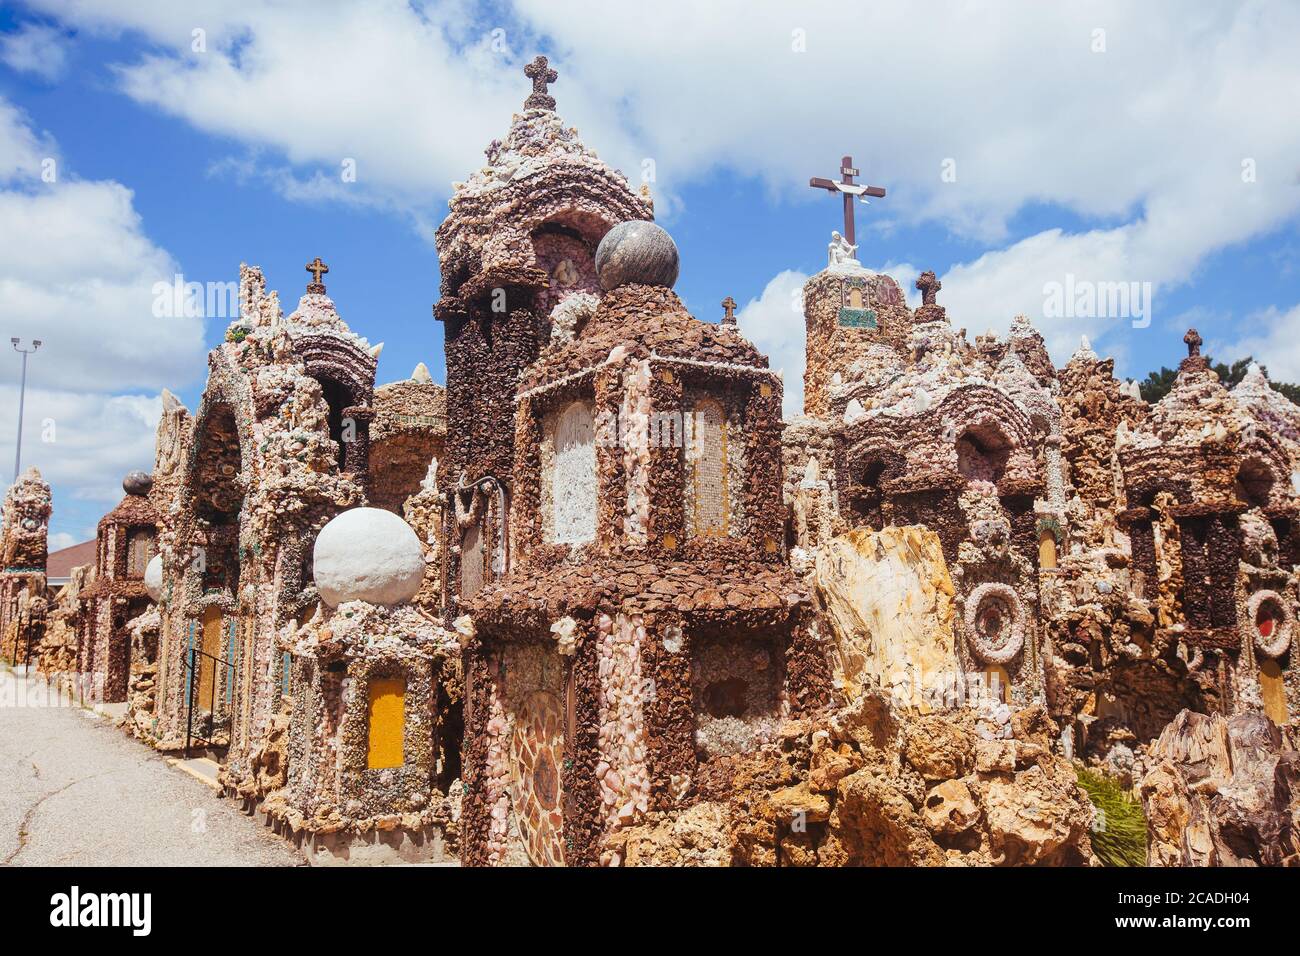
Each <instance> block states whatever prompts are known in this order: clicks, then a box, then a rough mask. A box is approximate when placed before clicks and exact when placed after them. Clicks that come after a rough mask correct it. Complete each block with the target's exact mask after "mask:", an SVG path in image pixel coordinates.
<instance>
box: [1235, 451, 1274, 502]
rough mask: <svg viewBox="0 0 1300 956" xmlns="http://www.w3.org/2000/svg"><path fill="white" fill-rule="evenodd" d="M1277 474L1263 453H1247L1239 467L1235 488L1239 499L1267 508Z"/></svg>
mask: <svg viewBox="0 0 1300 956" xmlns="http://www.w3.org/2000/svg"><path fill="white" fill-rule="evenodd" d="M1276 484H1277V476H1276V475H1275V474H1274V471H1273V466H1272V465H1271V464H1270V463H1269V462H1268V461H1267V460H1266V459H1265V458H1264V457H1263V456H1262V455H1247V456H1246V458H1245V459H1243V461H1242V462H1241V464H1240V465H1239V466H1238V468H1237V479H1236V483H1235V487H1234V490H1235V492H1236V495H1237V497H1238V498H1239V499H1241V500H1242V501H1244V502H1246V504H1248V505H1250V506H1252V507H1254V508H1267V507H1268V506H1269V503H1270V501H1271V500H1272V497H1273V488H1274V486H1275V485H1276Z"/></svg>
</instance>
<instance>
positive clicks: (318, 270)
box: [307, 256, 330, 295]
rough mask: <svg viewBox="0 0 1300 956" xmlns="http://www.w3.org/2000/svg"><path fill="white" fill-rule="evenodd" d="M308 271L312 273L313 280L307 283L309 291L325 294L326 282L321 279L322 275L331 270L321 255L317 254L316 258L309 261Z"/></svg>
mask: <svg viewBox="0 0 1300 956" xmlns="http://www.w3.org/2000/svg"><path fill="white" fill-rule="evenodd" d="M307 271H308V272H310V273H311V274H312V280H311V281H310V282H308V283H307V291H308V292H315V293H318V294H320V295H324V294H325V283H324V282H321V281H320V277H321V276H322V275H324V274H325V273H326V272H329V271H330V267H329V266H327V265H326V264H325V263H323V262H321V261H320V256H317V257H316V258H315V260H313V261H312V262H309V263H307Z"/></svg>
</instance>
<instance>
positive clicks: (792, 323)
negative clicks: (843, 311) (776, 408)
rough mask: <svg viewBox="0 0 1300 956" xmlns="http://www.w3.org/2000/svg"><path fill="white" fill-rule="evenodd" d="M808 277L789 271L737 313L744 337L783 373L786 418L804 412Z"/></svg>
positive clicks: (773, 281) (778, 276)
mask: <svg viewBox="0 0 1300 956" xmlns="http://www.w3.org/2000/svg"><path fill="white" fill-rule="evenodd" d="M807 281H808V276H807V275H805V274H804V273H802V272H794V271H791V270H789V269H787V270H786V271H784V272H779V273H777V274H776V275H775V276H773V277H772V279H771V281H770V282H768V284H767V285H766V286H764V288H763V294H762V295H760V296H759V297H758V298H757V299H750V300H749V301H748V302H747V303H745V304H744V305H743V306H742V307H741V308H740V310H739V311H738V312H737V313H736V322H737V325H738V326H739V328H740V331H741V333H743V334H744V336H745V337H746V338H747V339H749V340H750V341H751V342H753V343H754V345H755V346H756V347H757V348H758V350H759V351H760V352H762V353H763V354H765V355H766V356H767V358H768V363H769V365H770V367H771V368H773V369H776V370H777V371H779V372H781V373H782V378H783V382H784V401H783V402H782V406H781V410H782V412H783V413H784V415H785V417H786V418H792V417H794V416H795V415H798V414H799V413H800V412H802V411H803V371H804V364H805V360H806V353H805V348H804V342H805V339H806V335H805V332H804V317H803V284H804V283H805V282H807Z"/></svg>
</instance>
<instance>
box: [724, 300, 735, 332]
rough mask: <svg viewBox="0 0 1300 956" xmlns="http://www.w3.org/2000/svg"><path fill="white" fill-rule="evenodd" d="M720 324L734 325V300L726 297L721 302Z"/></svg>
mask: <svg viewBox="0 0 1300 956" xmlns="http://www.w3.org/2000/svg"><path fill="white" fill-rule="evenodd" d="M722 324H723V325H735V324H736V300H735V299H733V298H732V297H731V296H727V297H726V298H725V299H723V300H722Z"/></svg>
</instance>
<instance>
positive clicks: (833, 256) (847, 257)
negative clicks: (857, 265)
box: [826, 231, 858, 266]
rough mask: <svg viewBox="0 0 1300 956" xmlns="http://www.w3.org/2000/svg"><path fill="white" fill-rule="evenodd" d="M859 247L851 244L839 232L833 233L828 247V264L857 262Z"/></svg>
mask: <svg viewBox="0 0 1300 956" xmlns="http://www.w3.org/2000/svg"><path fill="white" fill-rule="evenodd" d="M857 251H858V247H857V246H855V245H851V244H850V243H849V241H848V240H847V239H845V238H844V237H843V236H841V235H840V234H839V232H838V231H837V232H832V233H831V242H830V245H828V246H827V247H826V259H827V265H832V266H835V265H840V264H841V263H848V262H857V261H858V257H857Z"/></svg>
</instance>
